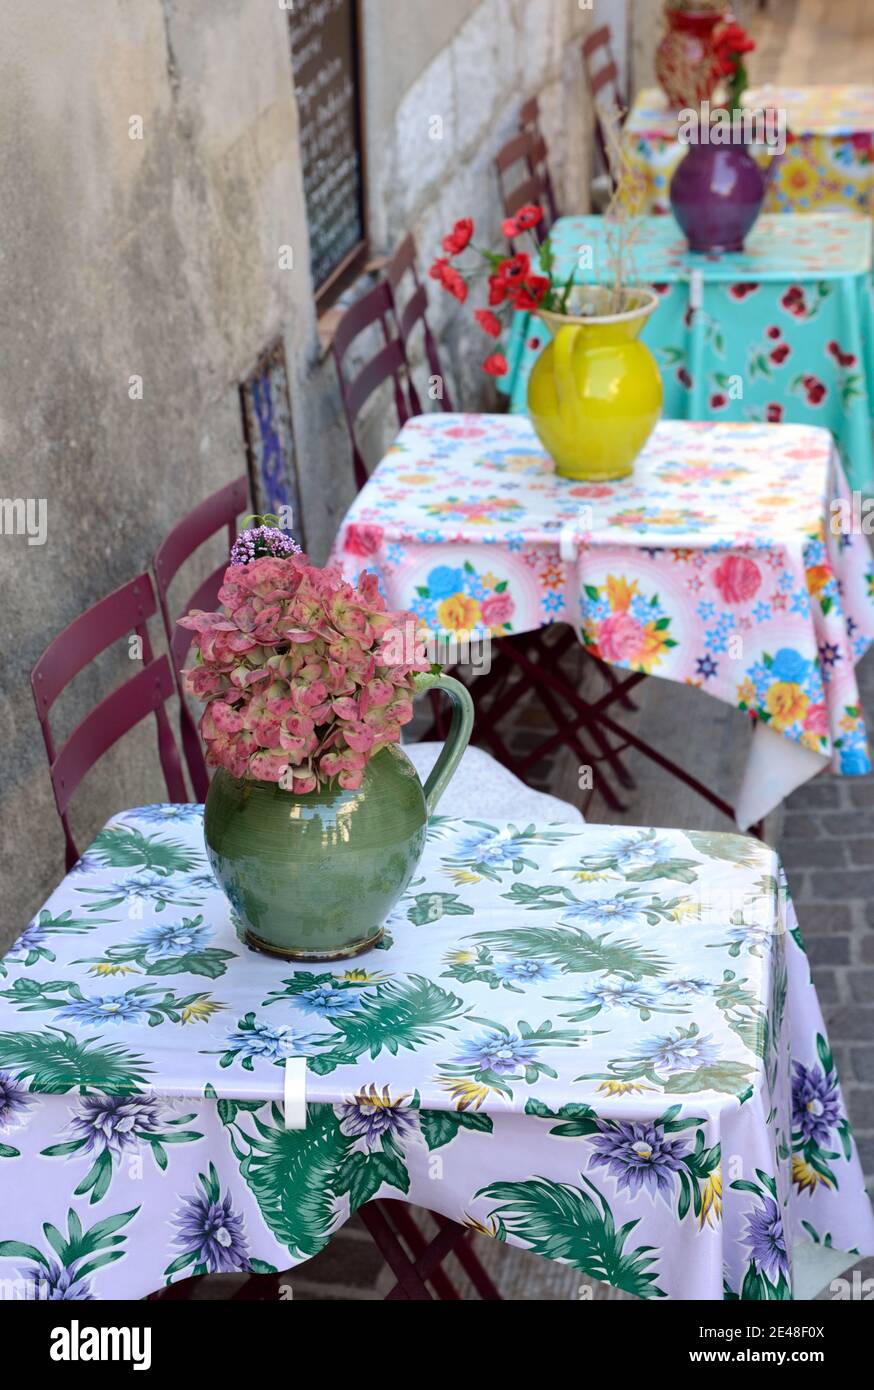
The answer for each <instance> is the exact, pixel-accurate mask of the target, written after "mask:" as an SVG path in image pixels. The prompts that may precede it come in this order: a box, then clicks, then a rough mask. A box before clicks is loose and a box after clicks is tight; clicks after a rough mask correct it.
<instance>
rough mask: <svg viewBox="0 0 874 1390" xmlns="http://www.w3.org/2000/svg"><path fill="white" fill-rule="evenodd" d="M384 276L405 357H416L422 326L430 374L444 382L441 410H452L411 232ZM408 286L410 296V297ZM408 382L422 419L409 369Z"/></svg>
mask: <svg viewBox="0 0 874 1390" xmlns="http://www.w3.org/2000/svg"><path fill="white" fill-rule="evenodd" d="M384 274H385V278H386V280H387V281H388V283H389V286H390V287H391V292H392V298H393V300H394V305H395V321H396V323H397V329H398V336H399V337H400V340H401V342H402V344H403V347H404V355H405V356H406V358H407V361H408V362H409V360H410V358H411V356H412V353H411V351H410V341H411V339H412V338H413V336H414V334H415V332H416V327H417V325H418V324H421V325H422V337H423V344H424V349H425V359H426V361H427V363H428V370H429V372H430V374H431V376H432V377H437V378H438V379H439V381H440V389H441V394H440V395H439V396H438V397H437V401H438V404H439V407H440V409H441V410H451V409H452V402H451V401H450V399H449V388H448V387H447V384H446V374H445V372H444V371H443V368H442V367H441V365H440V354H439V352H438V351H437V342H436V339H435V338H434V334H433V333H432V332H431V328H430V325H429V323H428V294H427V291H426V289H425V286H424V284H423V282H422V281H421V280H420V279H419V275H418V272H417V270H416V243H415V242H414V241H413V238H412V236H411V235H410V233H409V232H408V233H407V235H406V236H405V237H404V239H403V241H402V242H401V244H400V246H399V247H398V249H397V250H396V251H395V253H394V255H393V256H392V258H391V260H390V261H389V262H388V264H387V265H386V267H385V271H384ZM408 285H409V294H406V293H405V291H406V288H407V286H408ZM408 381H409V395H410V408H411V410H412V412H413V414H414V415H420V414H421V413H422V404H421V399H420V397H419V393H418V391H417V390H416V385H415V382H414V381H413V378H412V376H411V375H410V374H409V369H408Z"/></svg>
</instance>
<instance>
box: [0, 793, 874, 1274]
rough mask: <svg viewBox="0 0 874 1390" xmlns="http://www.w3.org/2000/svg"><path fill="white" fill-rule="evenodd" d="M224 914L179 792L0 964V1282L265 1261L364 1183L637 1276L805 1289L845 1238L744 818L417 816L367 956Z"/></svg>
mask: <svg viewBox="0 0 874 1390" xmlns="http://www.w3.org/2000/svg"><path fill="white" fill-rule="evenodd" d="M235 925H236V924H235V923H234V921H233V914H232V911H231V909H230V906H229V904H228V902H227V900H226V898H225V897H224V895H223V893H222V892H221V890H220V889H219V887H218V885H217V883H216V882H215V880H214V879H213V877H212V875H211V874H210V872H209V869H208V866H207V863H206V859H205V855H204V848H203V823H202V808H201V807H197V806H149V807H141V808H139V809H136V810H132V811H127V812H124V813H123V814H121V815H119V816H116V817H115V818H114V819H113V820H112V821H111V822H110V823H109V825H108V826H107V827H106V828H105V829H104V830H103V831H102V832H101V833H100V835H98V837H97V839H96V840H95V841H94V842H93V844H92V845H91V846H90V847H89V849H88V850H87V852H86V854H85V855H84V856H83V858H82V860H81V861H80V862H79V864H78V865H77V866H76V868H75V869H74V871H73V872H72V873H71V874H69V875H68V876H67V878H65V879H64V881H63V882H62V883H61V885H60V887H59V888H58V889H57V890H56V891H55V892H54V893H53V894H52V896H51V897H50V899H49V900H48V902H47V903H46V906H45V908H44V909H43V910H42V911H41V912H40V913H39V914H38V915H37V917H36V918H35V919H34V921H33V922H32V923H31V924H30V926H29V927H28V928H27V930H26V931H25V933H24V935H23V936H22V937H21V938H20V940H19V941H18V943H17V944H16V945H15V946H14V947H13V949H12V950H11V952H9V954H8V955H7V956H6V957H5V959H4V960H3V962H2V964H0V975H2V978H0V1171H2V1182H0V1281H2V1284H0V1287H3V1288H4V1290H13V1291H15V1290H18V1291H19V1295H18V1296H21V1297H44V1298H70V1299H73V1298H87V1297H103V1298H107V1297H116V1298H128V1299H131V1298H140V1297H142V1296H143V1295H145V1294H146V1293H148V1292H149V1291H150V1290H152V1289H155V1288H158V1287H160V1285H161V1284H162V1283H164V1282H173V1281H178V1280H180V1279H184V1278H187V1277H188V1276H189V1275H191V1274H195V1273H204V1272H215V1271H220V1272H222V1271H232V1270H241V1269H242V1270H247V1269H248V1270H254V1271H256V1272H269V1271H272V1270H283V1269H286V1268H289V1267H290V1266H292V1265H294V1264H297V1263H299V1262H300V1261H302V1260H305V1259H307V1258H308V1257H310V1256H312V1255H314V1254H316V1253H317V1252H318V1251H319V1250H321V1249H322V1248H323V1247H324V1246H325V1245H326V1244H327V1243H328V1241H329V1240H330V1238H331V1236H332V1234H333V1233H334V1232H335V1231H336V1230H337V1229H338V1227H339V1226H341V1225H342V1224H343V1222H344V1221H345V1220H346V1219H347V1218H348V1216H349V1215H350V1214H351V1212H353V1211H354V1210H356V1209H357V1208H358V1207H359V1206H360V1205H361V1204H362V1203H363V1202H366V1201H368V1200H370V1199H371V1198H373V1197H376V1196H381V1197H393V1198H403V1199H406V1200H408V1201H410V1202H415V1203H418V1204H420V1205H424V1206H426V1207H427V1208H429V1209H430V1210H432V1211H435V1212H439V1213H442V1214H444V1215H446V1216H449V1217H451V1218H453V1219H455V1220H457V1221H461V1222H466V1223H468V1224H470V1225H471V1226H472V1227H473V1228H474V1229H476V1230H477V1231H482V1232H486V1233H488V1234H490V1235H492V1236H494V1237H495V1238H496V1239H498V1240H502V1241H509V1242H511V1243H513V1244H516V1245H519V1246H522V1247H524V1248H526V1249H530V1250H534V1251H537V1252H539V1253H540V1254H543V1255H547V1256H549V1257H551V1258H553V1259H558V1260H561V1261H563V1262H565V1263H568V1264H570V1265H572V1266H574V1267H575V1268H577V1269H579V1270H580V1272H581V1273H583V1274H586V1275H589V1276H592V1277H594V1278H595V1279H601V1280H604V1281H606V1282H608V1283H611V1284H614V1285H615V1286H616V1287H618V1288H622V1289H625V1290H628V1291H630V1292H632V1293H635V1294H638V1295H640V1296H642V1297H644V1298H661V1297H665V1296H669V1297H674V1298H708V1299H718V1298H722V1297H723V1296H725V1297H727V1298H745V1299H765V1298H777V1299H786V1298H790V1297H792V1296H793V1294H794V1296H796V1297H798V1296H809V1295H810V1294H812V1293H813V1292H814V1290H815V1289H816V1287H817V1286H818V1285H820V1284H822V1283H824V1282H825V1281H826V1280H827V1279H828V1278H830V1277H832V1276H833V1275H834V1274H836V1273H837V1272H839V1270H840V1269H841V1268H842V1267H845V1266H846V1265H847V1264H848V1263H850V1262H851V1257H852V1255H854V1254H856V1253H858V1254H860V1255H865V1254H868V1253H872V1252H874V1222H872V1215H871V1209H870V1206H869V1203H868V1199H867V1197H866V1195H865V1192H864V1189H863V1186H862V1177H861V1172H860V1168H859V1163H858V1159H857V1155H856V1152H855V1148H854V1143H853V1138H852V1134H851V1131H850V1126H849V1122H848V1119H847V1114H846V1110H845V1108H844V1104H843V1101H842V1098H841V1092H840V1087H839V1084H838V1077H837V1075H836V1072H835V1068H834V1063H833V1060H832V1056H831V1053H830V1050H829V1044H828V1038H827V1036H826V1033H825V1029H824V1026H823V1022H822V1017H821V1014H820V1011H819V1006H818V1003H817V999H816V993H815V990H814V988H813V985H812V983H811V978H810V971H809V968H808V963H807V959H806V957H805V954H804V947H803V944H802V940H801V936H800V933H799V930H798V926H797V923H796V920H795V916H794V913H793V910H792V905H791V902H790V901H789V897H788V894H787V891H786V886H785V881H784V880H783V878H782V875H781V871H780V867H779V863H778V861H777V859H776V857H775V855H774V853H773V852H772V851H771V850H769V849H768V848H767V847H765V846H764V845H762V844H760V843H759V842H757V841H754V840H750V839H747V838H744V837H741V836H737V835H718V834H704V833H700V832H695V831H688V832H683V831H678V830H671V831H654V830H649V829H639V830H638V829H633V828H628V827H608V826H598V825H590V826H579V827H575V826H569V825H561V824H557V823H556V824H552V825H534V824H530V825H492V824H488V823H483V822H478V821H453V820H449V819H447V818H445V817H439V816H438V817H436V818H435V819H434V821H433V822H432V825H431V828H430V830H429V839H428V844H427V846H426V850H425V854H424V858H423V860H422V863H421V865H420V867H419V869H418V871H417V873H416V875H415V877H414V879H413V881H412V883H411V884H410V886H409V889H408V891H407V893H406V895H405V896H404V897H403V898H402V899H401V901H400V903H399V904H398V906H397V908H396V909H395V911H394V912H393V913H392V915H391V917H390V918H389V921H388V923H387V931H386V936H385V939H384V942H383V944H382V947H381V948H379V949H375V950H372V951H370V952H368V953H367V954H365V955H363V956H361V957H360V958H359V959H358V960H356V961H353V962H351V963H350V962H345V963H344V964H343V965H342V966H341V965H340V964H337V965H335V966H330V967H329V966H324V965H297V966H296V965H294V964H293V963H291V962H288V961H281V960H276V959H273V958H271V957H267V956H263V955H258V954H256V953H254V952H252V951H250V950H249V949H248V948H247V947H246V946H245V945H244V944H243V943H242V941H241V940H240V938H239V934H238V930H236V929H235ZM301 1057H304V1058H306V1059H307V1062H306V1101H307V1115H306V1126H305V1128H296V1129H293V1128H287V1127H286V1116H285V1112H284V1109H283V1101H284V1096H285V1094H286V1092H285V1084H284V1083H285V1064H286V1059H289V1058H301ZM839 1252H850V1255H849V1256H846V1255H844V1256H842V1254H841V1253H839ZM11 1296H16V1295H15V1292H13V1293H12V1295H11Z"/></svg>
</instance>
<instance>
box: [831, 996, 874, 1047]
mask: <svg viewBox="0 0 874 1390" xmlns="http://www.w3.org/2000/svg"><path fill="white" fill-rule="evenodd" d="M828 1027H829V1033H831V1032H832V1030H834V1033H835V1036H836V1037H839V1038H849V1039H850V1040H851V1041H852V1042H855V1041H856V1040H858V1041H859V1042H867V1041H868V1040H869V1039H870V1038H874V1006H871V1007H869V1008H866V1007H865V1006H864V1005H862V1004H841V1005H839V1006H838V1008H837V1009H834V1010H832V1011H831V1012H830V1016H829V1021H828Z"/></svg>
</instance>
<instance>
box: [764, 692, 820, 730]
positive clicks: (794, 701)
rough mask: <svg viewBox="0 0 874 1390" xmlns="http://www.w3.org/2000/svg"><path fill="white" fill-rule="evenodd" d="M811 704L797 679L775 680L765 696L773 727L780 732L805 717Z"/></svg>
mask: <svg viewBox="0 0 874 1390" xmlns="http://www.w3.org/2000/svg"><path fill="white" fill-rule="evenodd" d="M809 704H810V701H809V700H808V698H807V696H806V695H805V693H804V691H803V690H802V689H801V686H800V685H799V684H798V683H797V682H796V681H775V682H774V684H773V685H772V686H771V687H770V689H769V690H768V693H767V695H766V696H765V707H766V709H767V711H768V713H769V714H770V716H771V727H772V728H773V729H776V730H777V732H778V733H782V732H783V730H784V729H788V728H789V726H790V724H795V723H796V722H797V721H798V720H799V719H803V718H804V716H805V714H806V713H807V707H808V705H809Z"/></svg>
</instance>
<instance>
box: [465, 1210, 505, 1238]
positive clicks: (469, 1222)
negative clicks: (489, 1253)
mask: <svg viewBox="0 0 874 1390" xmlns="http://www.w3.org/2000/svg"><path fill="white" fill-rule="evenodd" d="M461 1224H462V1226H466V1227H467V1229H468V1230H469V1231H474V1232H475V1234H476V1235H478V1236H491V1237H492V1239H494V1237H495V1236H496V1235H497V1234H498V1223H497V1221H496V1220H495V1218H494V1217H493V1216H490V1217H489V1220H488V1225H486V1223H485V1222H484V1221H477V1219H476V1217H475V1216H468V1215H467V1213H465V1216H464V1220H463V1221H462V1223H461Z"/></svg>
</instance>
